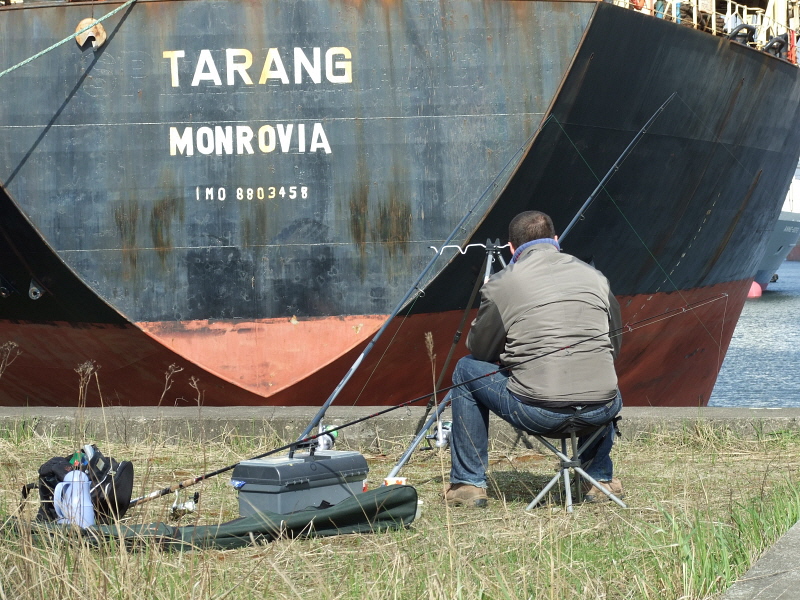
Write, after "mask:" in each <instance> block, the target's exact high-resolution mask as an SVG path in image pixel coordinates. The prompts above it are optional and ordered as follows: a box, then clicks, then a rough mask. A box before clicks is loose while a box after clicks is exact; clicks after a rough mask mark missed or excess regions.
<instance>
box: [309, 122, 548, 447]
mask: <svg viewBox="0 0 800 600" xmlns="http://www.w3.org/2000/svg"><path fill="white" fill-rule="evenodd" d="M548 120H549V119H548ZM546 122H547V121H545V123H546ZM542 126H544V124H542ZM542 126H540V127H539V129H541V127H542ZM539 129H537V131H536V132H534V133H532V134H531V135H530V137H529V138H528V139H527V140H525V143H524V144H522V146H520V148H519V150H517V151H516V152H515V153H514V155H513V156H512V157H511V158H510V159H509V160H508V162H506V164H505V165H504V166H503V168H502V169H500V172H499V173H498V174H497V176H496V177H495V178H494V179H493V180H492V182H491V183H490V184H489V186H488V187H487V188H486V190H484V192H483V193H482V194H481V195H480V197H479V198H478V201H477V202H475V204H474V205H473V206H472V208H470V209H469V211H468V212H467V214H466V215H464V217H463V218H462V219H461V220H460V221H459V222H458V225H456V226H455V228H454V229H453V231H452V232H451V233H450V235H448V236H447V239H446V240H445V242H444V244H443V246H444V245H447V244H449V243H450V242H451V241H452V240H453V238H455V236H456V234H457V233H458V231H459V229H461V228H462V227H463V226H464V223H466V222H467V221H468V220H469V218H470V217H471V216H472V214H473V213H474V212H475V209H476V208H477V207H478V206H480V204H481V203H482V202H483V201H484V199H485V198H486V195H487V194H488V193H489V191H490V190H491V189H492V188H493V187H494V186H495V185H496V184H497V180H498V179H499V178H500V176H501V175H502V174H503V173H505V172H506V169H507V168H508V166H509V165H510V164H511V163H512V162H513V161H514V160H515V159H516V158H517V156H518V155H519V154H520V153H522V152H524V150H525V148H526V147H527V146H529V145H530V143H531V142H532V141H533V138H534V137H535V136H536V133H538V131H539ZM439 256H440V255H439V254H438V253H437V254H436V255H435V256H434V257H433V258H432V259H431V261H430V262H429V263H428V264H427V265H426V267H425V268H424V269H423V270H422V273H420V275H419V277H417V279H416V281H414V283H413V284H412V285H411V287H410V288H409V290H408V292H406V294H405V296H403V299H402V300H400V302H398V303H397V306H396V307H395V308H394V310H393V311H392V313H391V314H390V315H389V316H388V317H387V318H386V320H385V321H384V322H383V325H381V328H380V329H378V331H377V333H375V335H374V336H373V337H372V339H371V340H370V342H369V344H367V346H366V348H364V350H362V351H361V354H359V355H358V358H356V360H355V362H354V363H353V365H352V366H351V367H350V369H349V370H348V371H347V373H345V375H344V377H343V378H342V380H341V381H340V382H339V384H338V385H337V386H336V387H335V388H334V390H333V392H331V395H330V396H328V399H327V400H325V403H324V404H323V405H322V406H321V407H320V409H319V411H318V412H317V414H316V415H314V418H313V419H311V422H310V423H309V424H308V426H307V427H306V428H305V429H304V430H303V433H301V434H300V439H302V438H305V437H306V436H307V435H308V434H309V433H311V430H312V429H314V427H316V426H317V425H318V424H319V422H320V421H321V420H322V418H323V417H324V416H325V412H326V411H327V410H328V408H329V407H330V405H331V404H333V402H334V400H336V398H337V397H338V396H339V393H340V392H341V391H342V388H344V386H345V385H347V382H348V381H350V379H351V378H352V376H353V374H354V373H355V372H356V370H357V369H358V367H359V366H360V365H361V362H362V361H363V360H364V358H365V357H366V356H367V354H369V353H370V351H371V350H372V348H373V347H374V346H375V344H376V343H377V341H378V339H379V338H380V337H381V336H382V335H383V332H384V331H386V329H387V328H388V327H389V324H390V323H391V322H392V321H393V320H394V318H395V317H396V316H397V315H398V314H399V313H400V311H401V310H402V308H403V306H405V304H406V302H407V301H408V300H409V299H410V298H411V297H412V296H413V295H414V294H416V293H417V292H418V291H419V285H420V283H421V282H422V280H423V279H424V278H425V276H426V275H427V274H428V272H429V271H430V270H431V269H432V268H433V265H434V264H435V263H436V261H437V260H438V259H439Z"/></svg>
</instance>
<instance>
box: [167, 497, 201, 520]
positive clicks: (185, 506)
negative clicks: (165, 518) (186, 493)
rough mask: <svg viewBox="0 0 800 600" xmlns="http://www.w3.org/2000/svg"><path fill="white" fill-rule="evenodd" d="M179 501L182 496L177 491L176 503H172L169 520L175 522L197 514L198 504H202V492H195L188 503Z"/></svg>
mask: <svg viewBox="0 0 800 600" xmlns="http://www.w3.org/2000/svg"><path fill="white" fill-rule="evenodd" d="M178 500H180V496H179V493H178V492H177V491H176V492H175V502H173V503H172V506H171V507H170V509H169V518H170V519H172V520H173V521H177V520H178V519H180V518H181V517H185V516H186V515H190V514H194V513H195V512H197V503H198V502H200V492H195V493H194V495H193V496H192V499H191V500H187V501H186V502H178Z"/></svg>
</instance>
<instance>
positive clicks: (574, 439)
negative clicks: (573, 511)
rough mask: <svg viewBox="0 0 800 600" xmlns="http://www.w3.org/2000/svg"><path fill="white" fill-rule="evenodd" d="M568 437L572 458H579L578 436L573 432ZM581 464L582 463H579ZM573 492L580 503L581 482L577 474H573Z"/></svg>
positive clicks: (581, 494) (581, 499)
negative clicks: (570, 443) (570, 441)
mask: <svg viewBox="0 0 800 600" xmlns="http://www.w3.org/2000/svg"><path fill="white" fill-rule="evenodd" d="M570 439H571V440H572V460H576V461H577V460H580V454H579V448H578V436H577V435H576V434H575V432H573V433H572V434H571V435H570ZM582 465H583V463H581V466H582ZM575 494H576V495H577V496H578V504H581V503H582V502H583V483H582V482H581V478H580V477H578V476H577V475H576V476H575Z"/></svg>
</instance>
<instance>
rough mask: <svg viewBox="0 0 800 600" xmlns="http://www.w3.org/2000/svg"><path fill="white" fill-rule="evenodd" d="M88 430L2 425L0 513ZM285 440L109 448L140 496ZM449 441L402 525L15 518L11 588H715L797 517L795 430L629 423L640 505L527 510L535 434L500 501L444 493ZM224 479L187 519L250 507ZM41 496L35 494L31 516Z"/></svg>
mask: <svg viewBox="0 0 800 600" xmlns="http://www.w3.org/2000/svg"><path fill="white" fill-rule="evenodd" d="M623 433H624V432H623ZM79 442H81V443H82V442H83V440H80V441H78V440H63V439H52V438H40V437H36V436H31V435H26V434H25V433H24V432H14V433H6V435H5V437H4V438H3V439H0V456H2V457H3V458H2V460H1V461H0V464H2V477H0V514H2V515H4V516H5V515H9V514H11V513H13V512H14V511H15V510H16V508H17V505H18V503H19V490H20V488H21V487H22V485H23V484H24V483H26V482H28V481H31V480H33V479H34V478H35V474H36V469H37V467H38V466H39V464H41V463H42V462H44V461H45V460H46V459H47V458H49V457H51V456H54V455H59V454H60V455H66V454H68V453H70V452H71V451H72V450H74V449H76V448H77V447H79V445H80V443H79ZM274 444H275V440H263V439H251V438H243V437H230V436H229V437H226V439H225V440H198V441H197V442H196V443H187V444H185V445H183V446H166V445H163V444H160V443H157V442H153V443H151V444H140V445H136V446H122V445H114V444H103V443H102V442H100V447H101V449H102V450H103V451H104V453H105V454H107V455H110V456H114V457H115V458H117V459H128V460H132V461H133V462H134V465H135V467H136V483H137V488H136V490H135V494H137V495H138V493H140V492H149V491H151V490H153V489H157V488H160V487H162V486H164V485H166V484H168V483H171V482H172V481H175V480H179V479H185V478H187V477H189V476H194V475H197V474H200V473H203V472H206V471H209V470H212V469H215V468H218V467H220V466H224V465H227V464H230V463H233V462H236V461H238V460H241V459H243V458H246V457H248V456H252V455H255V454H258V453H260V452H264V451H267V450H269V449H270V448H271V447H274ZM381 450H382V452H381V453H378V452H377V451H376V450H374V449H373V450H372V451H371V452H370V451H367V450H365V452H366V453H367V456H368V459H369V463H370V467H371V473H370V485H371V486H376V485H378V484H379V483H380V481H381V480H382V478H383V477H384V476H385V475H386V473H387V472H388V471H389V470H390V468H391V466H392V465H393V464H394V462H395V461H396V459H397V458H398V456H399V454H400V452H401V451H402V450H403V446H402V445H400V444H395V445H393V444H391V443H387V444H386V445H385V446H384V447H383V448H382V449H381ZM448 458H449V457H448V455H447V454H446V453H444V454H440V453H438V452H436V451H429V452H420V453H417V455H415V458H414V460H413V462H412V464H411V465H409V466H408V467H407V468H406V470H405V471H404V472H403V473H402V474H403V475H406V476H408V478H409V482H410V483H412V484H413V485H415V486H416V487H417V490H418V491H419V494H420V497H421V499H422V500H423V505H422V514H421V517H420V518H419V519H418V520H417V521H416V522H415V523H414V524H413V526H412V527H411V528H410V529H409V530H407V531H399V532H392V533H388V534H378V535H361V536H341V537H337V538H327V539H312V540H281V541H278V542H275V543H272V544H269V545H264V546H256V547H250V548H245V549H240V550H233V551H203V552H190V553H182V554H181V553H164V552H161V551H159V550H157V549H154V548H150V549H145V550H142V551H139V552H133V553H132V552H128V551H126V550H125V549H124V548H117V547H106V548H104V549H101V550H97V549H90V548H88V547H86V546H84V545H82V544H81V543H77V542H74V541H73V542H71V543H70V542H68V541H67V540H55V541H53V542H48V543H47V544H45V545H41V544H34V543H32V542H31V541H30V540H29V539H25V537H24V536H23V537H16V536H11V535H7V536H5V537H3V538H2V539H0V598H2V599H6V598H8V599H12V598H13V599H26V600H27V599H41V600H55V599H59V600H62V599H70V598H82V599H84V600H95V599H97V600H99V599H101V598H103V599H105V598H110V599H120V600H123V599H134V598H136V599H138V598H148V599H157V600H162V599H164V600H166V599H178V598H181V599H183V598H219V599H222V598H230V599H244V598H262V597H263V598H303V599H307V598H326V599H327V598H354V599H355V598H359V599H363V598H442V599H450V598H492V599H495V598H499V599H502V598H556V597H559V598H592V599H595V598H653V599H656V598H658V599H661V598H692V599H695V598H697V599H700V598H714V597H718V596H719V595H720V593H721V592H722V591H724V589H725V588H726V587H727V586H728V585H729V584H730V583H731V582H732V581H734V580H735V579H736V577H737V576H740V575H742V574H743V573H744V571H745V570H746V569H747V568H748V566H749V565H750V564H751V563H752V562H753V561H754V560H755V559H756V558H757V557H758V556H759V555H760V554H761V553H762V552H763V550H764V549H766V547H768V546H769V545H770V544H771V543H772V542H774V540H775V539H777V537H779V536H780V535H781V534H783V533H784V532H785V531H786V530H787V529H788V528H789V527H790V526H791V525H792V524H793V523H794V522H796V521H797V520H798V518H800V493H798V486H797V484H798V479H800V474H799V472H798V469H799V468H800V436H798V435H797V434H779V435H772V436H768V437H763V438H761V439H759V440H742V439H737V438H736V437H735V436H733V435H730V434H726V433H724V432H722V433H720V432H719V431H715V430H710V429H709V430H694V431H685V432H683V433H682V434H679V435H675V434H669V435H652V436H649V437H648V438H647V439H641V440H624V439H623V440H622V441H620V442H619V443H618V444H617V446H616V448H615V451H614V454H613V458H614V459H615V464H616V468H617V474H618V475H619V476H620V477H621V478H622V480H623V483H624V485H625V488H626V502H627V503H628V505H629V509H628V510H621V509H619V508H618V507H616V506H614V505H613V504H602V505H584V506H579V507H577V508H576V511H575V512H574V513H573V514H572V515H568V514H565V513H564V512H563V510H561V509H560V508H559V507H557V506H550V507H545V508H540V509H537V510H535V511H533V512H530V513H526V512H525V511H524V508H525V506H526V505H527V503H528V502H529V501H530V499H531V498H532V497H533V496H534V495H535V493H536V492H537V491H538V490H539V489H541V487H542V486H543V485H544V483H545V482H546V481H547V480H548V479H549V478H550V476H551V474H552V469H553V467H554V462H553V461H552V459H550V458H547V457H545V456H543V455H542V454H541V453H540V452H539V451H538V448H534V449H531V450H525V451H515V452H513V453H508V452H505V451H502V450H497V451H494V452H492V455H491V462H492V475H493V480H492V489H491V490H490V496H491V497H492V501H491V503H490V507H489V508H488V509H486V510H469V509H450V510H448V509H446V508H445V507H444V506H443V505H442V504H441V502H440V501H439V500H438V494H439V493H440V491H441V488H442V481H443V477H444V479H445V480H446V473H447V471H448V469H449V464H448ZM229 479H230V474H229V473H228V474H223V475H220V476H219V477H217V478H214V479H211V480H209V481H207V482H204V483H202V484H200V485H198V486H196V487H195V488H194V489H197V490H200V491H201V494H202V496H201V501H200V511H199V513H198V514H197V515H194V516H187V517H184V518H183V520H182V521H181V523H183V524H192V523H194V522H196V521H197V522H199V523H201V524H208V523H216V522H220V521H226V520H230V519H233V518H235V517H236V516H238V511H237V503H236V497H235V493H234V491H233V490H232V488H231V487H230V486H229V485H227V483H228V481H229ZM188 496H189V494H186V493H184V498H183V499H184V500H185V499H187V498H188ZM172 500H173V498H172V497H169V498H164V499H161V500H158V501H155V502H151V503H148V504H145V505H142V506H141V507H139V508H138V509H137V510H135V511H133V513H132V514H131V515H130V516H129V518H130V520H131V521H133V522H150V521H157V520H165V519H167V513H168V509H169V505H170V504H171V503H172ZM35 510H36V503H35V502H29V504H28V505H26V506H25V507H24V510H23V515H24V516H26V517H28V518H30V517H32V516H33V515H34V514H35Z"/></svg>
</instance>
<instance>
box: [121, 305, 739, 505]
mask: <svg viewBox="0 0 800 600" xmlns="http://www.w3.org/2000/svg"><path fill="white" fill-rule="evenodd" d="M725 297H727V294H720V295H719V296H716V297H712V298H706V299H704V300H699V301H697V302H695V303H694V304H688V305H686V306H681V307H680V308H674V309H672V310H668V311H665V312H663V313H661V314H658V315H654V316H652V317H647V318H646V319H641V320H639V321H636V322H634V323H632V324H627V325H623V326H622V327H619V328H617V329H612V330H610V331H607V332H604V333H600V334H597V335H595V336H592V337H588V338H585V339H581V340H578V341H577V342H575V343H573V344H569V345H567V346H562V347H560V348H556V349H554V350H550V351H549V352H544V353H542V354H537V355H536V356H532V357H530V358H527V359H525V360H524V361H522V362H521V363H519V364H525V363H528V362H531V361H534V360H539V359H541V358H544V357H546V356H550V355H551V354H555V353H556V352H562V351H564V350H569V349H571V348H574V347H576V346H579V345H580V344H584V343H586V342H590V341H592V340H594V339H597V338H598V337H602V336H611V337H616V336H618V335H622V334H624V333H629V332H631V331H634V330H635V329H641V328H643V327H647V326H648V325H653V324H654V323H658V322H660V321H663V320H665V319H671V318H673V317H675V316H677V315H679V314H683V313H688V312H692V311H694V310H697V309H698V308H701V307H702V306H705V305H706V304H711V303H712V302H716V301H717V300H721V299H722V298H725ZM509 368H510V367H508V366H500V367H498V368H497V369H496V370H495V371H492V372H491V373H485V374H484V375H479V376H478V377H474V378H472V379H469V380H467V381H462V382H461V383H457V384H453V385H451V386H449V387H446V388H442V389H441V390H438V391H439V392H448V391H450V390H452V389H455V388H457V387H460V386H462V385H467V384H468V383H473V382H475V381H478V380H480V379H484V378H486V377H491V376H492V375H496V374H498V373H500V372H502V371H505V370H507V369H509ZM434 393H436V392H430V393H428V394H425V395H423V396H419V397H417V398H414V399H412V400H408V401H406V402H403V403H401V404H396V405H394V406H390V407H388V408H385V409H383V410H379V411H378V412H375V413H372V414H370V415H367V416H364V417H359V418H358V419H355V420H354V421H350V422H348V423H344V424H342V425H338V426H336V427H331V428H329V429H327V430H326V431H324V432H319V433H316V434H311V435H308V436H304V437H303V438H302V439H298V440H296V441H294V442H290V443H288V444H285V445H283V446H280V447H279V448H275V449H273V450H269V451H268V452H264V453H262V454H257V455H256V456H253V457H251V458H248V459H246V460H257V459H259V458H264V457H267V456H271V455H272V454H277V453H278V452H283V451H284V450H295V449H297V448H302V447H307V446H308V445H309V443H310V442H313V441H314V440H316V439H317V438H319V437H320V436H323V435H328V434H331V433H333V432H335V431H340V430H342V429H345V428H347V427H352V426H353V425H358V424H359V423H363V422H364V421H368V420H369V419H374V418H375V417H379V416H381V415H385V414H386V413H390V412H392V411H394V410H398V409H400V408H404V407H406V406H411V405H412V404H416V403H417V402H422V401H423V400H427V399H428V398H430V397H431V396H432V395H433V394H434ZM240 462H241V461H239V462H236V463H233V464H231V465H228V466H226V467H221V468H219V469H215V470H214V471H209V472H208V473H204V474H203V475H198V476H197V477H192V478H189V479H184V480H183V481H179V482H176V483H173V484H172V485H169V486H167V487H165V488H162V489H160V490H156V491H154V492H150V493H149V494H147V495H145V496H140V497H138V498H134V499H133V500H131V503H130V505H129V506H136V505H139V504H144V503H145V502H150V501H151V500H156V499H157V498H161V497H162V496H166V495H167V494H172V493H174V492H177V491H178V490H182V489H184V488H187V487H190V486H193V485H196V484H198V483H200V482H201V481H205V480H206V479H210V478H211V477H215V476H217V475H220V474H222V473H225V472H226V471H231V470H233V469H234V468H236V466H237V465H239V464H240Z"/></svg>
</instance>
